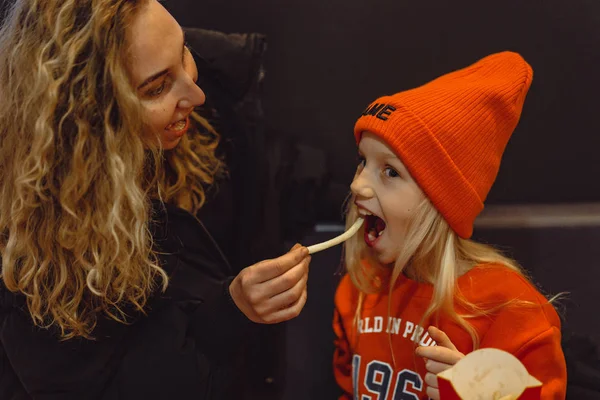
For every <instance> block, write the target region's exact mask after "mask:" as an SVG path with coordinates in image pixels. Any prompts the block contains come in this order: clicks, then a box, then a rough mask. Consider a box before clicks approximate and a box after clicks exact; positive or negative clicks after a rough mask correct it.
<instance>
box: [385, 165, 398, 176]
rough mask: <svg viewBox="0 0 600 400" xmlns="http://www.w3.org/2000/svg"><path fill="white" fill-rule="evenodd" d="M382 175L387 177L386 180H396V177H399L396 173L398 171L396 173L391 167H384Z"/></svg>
mask: <svg viewBox="0 0 600 400" xmlns="http://www.w3.org/2000/svg"><path fill="white" fill-rule="evenodd" d="M383 174H384V175H385V176H387V177H388V178H396V177H398V176H400V174H399V173H398V171H396V170H395V169H394V168H392V167H385V169H384V170H383Z"/></svg>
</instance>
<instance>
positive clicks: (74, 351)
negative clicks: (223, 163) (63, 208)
mask: <svg viewBox="0 0 600 400" xmlns="http://www.w3.org/2000/svg"><path fill="white" fill-rule="evenodd" d="M153 206H154V207H153V208H154V213H153V214H154V218H153V220H154V222H153V223H152V232H153V237H154V239H155V242H156V245H157V250H159V251H158V253H159V254H160V261H161V264H162V266H163V267H164V269H165V270H166V271H167V273H168V274H169V275H170V276H171V280H170V285H169V287H168V289H167V291H166V292H165V293H162V294H157V295H155V296H154V297H153V298H152V300H151V301H150V303H149V305H148V308H149V311H148V314H147V316H141V315H138V316H137V317H136V318H135V320H134V321H133V323H131V324H130V325H123V324H120V323H116V322H114V321H110V320H108V319H104V320H101V321H100V322H99V324H98V327H97V329H96V330H95V332H94V334H95V335H96V337H97V340H95V341H91V340H85V339H74V340H68V341H62V342H61V341H59V340H58V339H57V335H56V334H55V333H54V332H52V331H49V330H43V329H39V328H36V327H34V326H33V325H32V322H31V319H30V317H29V315H28V314H27V312H26V307H25V303H24V300H23V298H22V297H21V296H19V295H15V294H13V293H10V292H8V291H7V290H6V288H5V287H4V286H3V285H1V284H0V309H1V312H0V345H1V346H0V399H3V400H8V399H61V400H62V399H77V400H81V399H86V400H87V399H111V400H112V399H167V398H168V399H194V400H200V399H216V398H220V399H228V398H231V397H230V395H228V390H230V389H231V388H232V387H233V386H234V385H233V384H232V382H231V377H232V376H233V375H232V372H233V371H234V370H235V368H236V365H234V363H232V361H231V360H232V359H233V360H235V357H234V356H235V354H237V352H239V348H238V346H239V343H240V342H241V338H242V337H243V336H244V335H245V334H246V333H247V331H248V330H249V329H251V326H252V325H253V324H252V323H251V322H250V321H249V320H247V319H246V317H245V316H244V315H243V314H242V313H241V312H240V311H239V310H238V309H237V307H236V306H235V305H234V303H233V301H232V300H231V298H230V296H229V291H228V285H229V283H230V281H231V278H228V277H227V276H228V274H229V269H230V267H229V266H228V264H227V261H226V260H225V259H224V257H223V255H222V253H221V252H220V250H219V249H218V247H217V246H216V245H215V243H214V241H213V239H212V238H211V237H210V235H209V234H208V232H207V231H206V230H205V229H204V227H203V226H202V225H201V224H200V223H199V222H198V221H197V220H196V219H195V218H194V217H192V216H191V215H190V214H189V213H187V212H186V211H184V210H181V209H179V208H177V207H174V206H170V205H162V204H161V203H158V202H155V203H154V204H153Z"/></svg>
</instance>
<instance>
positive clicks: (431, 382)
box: [416, 326, 465, 400]
mask: <svg viewBox="0 0 600 400" xmlns="http://www.w3.org/2000/svg"><path fill="white" fill-rule="evenodd" d="M427 331H428V332H429V336H431V338H432V339H433V340H435V341H436V343H437V346H427V347H417V350H416V354H417V356H419V357H423V358H424V359H425V368H427V375H425V384H427V396H429V398H430V399H432V400H439V398H440V391H439V390H438V380H437V374H439V373H440V372H442V371H445V370H447V369H448V368H450V367H452V366H453V365H454V364H456V363H457V362H458V361H459V360H460V359H461V358H463V357H464V356H465V355H464V354H463V353H461V352H460V351H458V350H457V349H456V347H455V346H454V344H452V342H451V341H450V338H448V335H446V334H445V333H444V332H443V331H441V330H439V329H438V328H436V327H435V326H430V327H429V329H428V330H427Z"/></svg>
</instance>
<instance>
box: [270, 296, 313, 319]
mask: <svg viewBox="0 0 600 400" xmlns="http://www.w3.org/2000/svg"><path fill="white" fill-rule="evenodd" d="M307 296H308V294H307V292H306V289H305V290H304V291H303V292H302V295H301V296H300V298H299V299H298V301H296V303H294V304H291V305H290V306H289V307H288V308H284V309H283V310H279V311H275V312H273V313H270V314H268V315H266V316H265V318H264V322H265V323H267V324H276V323H279V322H283V321H288V320H290V319H293V318H296V317H297V316H298V315H300V312H301V311H302V309H303V308H304V305H305V304H306V299H307Z"/></svg>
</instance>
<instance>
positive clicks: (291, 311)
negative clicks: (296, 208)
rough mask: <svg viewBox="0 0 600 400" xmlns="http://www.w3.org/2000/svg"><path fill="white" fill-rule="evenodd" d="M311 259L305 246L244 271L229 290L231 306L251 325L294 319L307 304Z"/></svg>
mask: <svg viewBox="0 0 600 400" xmlns="http://www.w3.org/2000/svg"><path fill="white" fill-rule="evenodd" d="M310 259H311V258H310V256H309V255H308V250H307V249H306V247H303V246H300V245H296V246H294V248H292V250H290V252H288V253H287V254H285V255H283V256H281V257H278V258H276V259H273V260H265V261H262V262H259V263H257V264H254V265H252V266H250V267H248V268H245V269H244V270H242V271H241V272H240V274H239V275H238V276H237V277H235V279H234V280H233V281H232V283H231V285H230V287H229V292H230V293H231V297H232V299H233V301H234V303H235V304H236V305H237V306H238V308H239V309H240V310H241V311H242V312H243V313H244V314H245V315H246V316H247V317H248V318H249V319H250V320H251V321H254V322H259V323H276V322H281V321H285V320H288V319H291V318H294V317H296V316H297V315H298V314H299V313H300V311H301V310H302V307H304V304H305V302H306V283H307V281H308V269H309V264H310Z"/></svg>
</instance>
